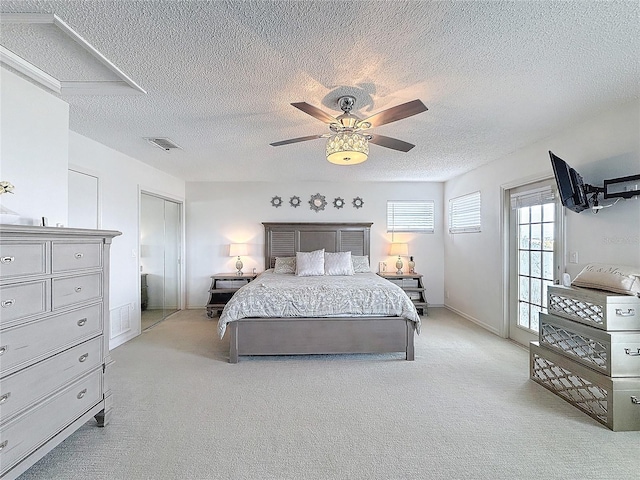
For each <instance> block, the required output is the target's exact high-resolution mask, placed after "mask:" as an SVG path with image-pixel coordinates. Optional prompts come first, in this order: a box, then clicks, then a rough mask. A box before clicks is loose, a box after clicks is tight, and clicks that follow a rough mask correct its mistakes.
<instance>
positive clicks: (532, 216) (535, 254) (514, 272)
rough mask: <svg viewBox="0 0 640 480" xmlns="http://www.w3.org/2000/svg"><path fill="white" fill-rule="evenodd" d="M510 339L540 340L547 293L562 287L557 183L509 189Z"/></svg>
mask: <svg viewBox="0 0 640 480" xmlns="http://www.w3.org/2000/svg"><path fill="white" fill-rule="evenodd" d="M507 193H508V197H509V204H510V213H509V216H508V222H509V227H508V232H509V235H508V238H509V241H508V248H509V262H508V264H509V283H508V284H509V288H508V290H509V294H508V297H509V338H511V339H512V340H514V341H516V342H517V343H520V344H522V345H528V344H529V342H532V341H535V340H537V339H538V319H539V314H540V313H541V312H542V313H546V312H547V289H548V287H549V285H553V284H557V283H559V279H560V276H561V272H562V268H563V265H562V263H563V262H562V259H563V255H564V249H563V244H564V235H563V210H562V206H561V205H560V202H559V201H558V196H557V194H556V193H555V184H554V181H553V179H548V180H543V181H540V182H536V183H532V184H527V185H523V186H520V187H516V188H512V189H510V190H508V192H507Z"/></svg>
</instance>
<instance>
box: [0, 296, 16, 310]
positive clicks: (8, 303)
mask: <svg viewBox="0 0 640 480" xmlns="http://www.w3.org/2000/svg"><path fill="white" fill-rule="evenodd" d="M15 303H16V299H15V298H9V299H8V300H3V301H2V303H1V304H0V305H2V308H7V307H10V306H12V305H14V304H15Z"/></svg>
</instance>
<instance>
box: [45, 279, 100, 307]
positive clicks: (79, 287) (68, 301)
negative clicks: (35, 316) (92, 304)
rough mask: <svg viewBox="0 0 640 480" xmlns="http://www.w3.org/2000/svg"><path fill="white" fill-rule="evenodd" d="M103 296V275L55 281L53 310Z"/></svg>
mask: <svg viewBox="0 0 640 480" xmlns="http://www.w3.org/2000/svg"><path fill="white" fill-rule="evenodd" d="M101 296H102V274H101V273H93V274H91V275H78V276H77V277H67V278H54V279H53V310H54V311H55V310H57V309H59V308H62V307H66V306H69V305H73V304H76V303H82V302H87V301H90V300H97V299H99V298H100V297H101Z"/></svg>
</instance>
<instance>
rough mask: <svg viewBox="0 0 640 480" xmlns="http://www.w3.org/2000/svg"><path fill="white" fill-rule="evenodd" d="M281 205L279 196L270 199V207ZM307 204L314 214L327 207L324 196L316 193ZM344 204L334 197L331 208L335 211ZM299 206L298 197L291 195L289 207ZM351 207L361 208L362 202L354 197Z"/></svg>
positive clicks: (340, 199) (340, 198) (343, 201)
mask: <svg viewBox="0 0 640 480" xmlns="http://www.w3.org/2000/svg"><path fill="white" fill-rule="evenodd" d="M283 203H284V202H283V200H282V197H280V196H279V195H276V196H274V197H271V206H272V207H275V208H279V207H281V206H282V205H283ZM308 203H309V209H310V210H313V211H314V212H319V211H320V210H324V208H325V207H326V206H327V205H328V202H327V200H326V197H325V196H324V195H320V194H319V193H316V194H315V195H311V197H310V198H309V202H308ZM346 204H347V202H346V201H345V199H344V198H342V197H336V198H334V199H333V207H334V208H336V209H337V210H340V209H341V208H344V206H345V205H346ZM300 205H302V200H300V197H299V196H297V195H293V196H291V197H289V206H290V207H293V208H298V207H299V206H300ZM351 205H353V208H362V206H363V205H364V200H362V197H355V198H354V199H353V201H352V202H351Z"/></svg>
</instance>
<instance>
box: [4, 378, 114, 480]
mask: <svg viewBox="0 0 640 480" xmlns="http://www.w3.org/2000/svg"><path fill="white" fill-rule="evenodd" d="M100 400H102V368H99V369H97V370H95V371H94V372H92V373H90V374H89V375H87V376H86V377H83V378H81V379H80V380H78V381H77V382H74V383H73V384H72V385H69V387H67V388H66V389H64V390H62V391H61V392H59V393H57V394H56V395H53V396H51V397H49V398H48V399H47V400H46V401H45V402H42V403H40V404H38V405H36V406H35V407H34V408H33V409H31V410H29V415H20V416H17V417H15V418H14V419H13V420H11V421H9V422H7V423H6V424H3V425H2V426H0V446H2V449H1V450H0V468H1V470H0V475H4V473H5V472H6V471H7V470H9V469H11V468H12V467H13V466H14V465H15V464H16V463H18V462H19V461H20V460H22V459H23V458H24V457H26V456H27V455H28V454H29V453H31V452H32V451H33V450H35V449H36V448H37V447H38V446H39V445H42V444H43V443H44V442H45V441H47V440H48V439H50V438H51V437H53V436H54V435H55V434H56V433H58V432H59V431H60V430H62V429H63V428H64V427H66V426H67V425H69V424H70V423H72V422H73V421H74V420H75V419H76V418H78V417H79V416H80V415H82V414H83V413H84V412H86V411H88V410H90V409H91V408H92V407H93V406H95V405H97V404H98V402H100Z"/></svg>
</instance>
